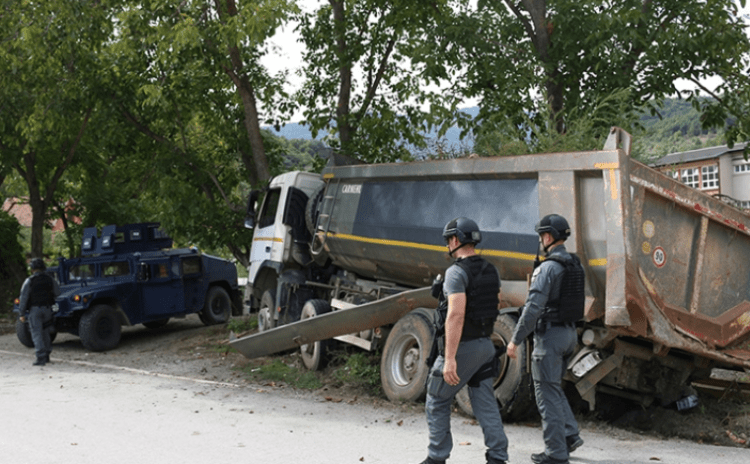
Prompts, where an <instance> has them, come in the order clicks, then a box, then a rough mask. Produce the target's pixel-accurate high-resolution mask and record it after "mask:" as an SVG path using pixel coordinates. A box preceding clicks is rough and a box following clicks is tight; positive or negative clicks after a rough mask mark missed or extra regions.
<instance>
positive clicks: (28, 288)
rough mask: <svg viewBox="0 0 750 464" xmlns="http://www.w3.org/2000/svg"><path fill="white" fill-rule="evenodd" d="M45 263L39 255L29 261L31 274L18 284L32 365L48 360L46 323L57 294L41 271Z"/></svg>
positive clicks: (49, 342) (49, 347)
mask: <svg viewBox="0 0 750 464" xmlns="http://www.w3.org/2000/svg"><path fill="white" fill-rule="evenodd" d="M46 269H47V266H45V265H44V261H43V260H42V259H41V258H34V259H32V260H31V270H32V272H33V274H32V275H31V276H30V277H29V278H27V279H26V280H25V281H24V283H23V286H21V297H20V302H19V309H20V311H21V317H20V320H21V322H26V320H28V321H29V330H30V332H31V340H32V341H33V342H34V349H35V350H36V361H35V362H34V365H35V366H44V365H45V364H46V363H48V362H49V354H50V352H52V340H51V338H50V333H49V326H51V324H52V305H54V304H55V298H56V297H57V295H59V294H60V286H59V285H58V284H57V281H56V280H55V279H53V278H52V277H51V276H50V275H49V274H47V273H46V272H44V271H45V270H46Z"/></svg>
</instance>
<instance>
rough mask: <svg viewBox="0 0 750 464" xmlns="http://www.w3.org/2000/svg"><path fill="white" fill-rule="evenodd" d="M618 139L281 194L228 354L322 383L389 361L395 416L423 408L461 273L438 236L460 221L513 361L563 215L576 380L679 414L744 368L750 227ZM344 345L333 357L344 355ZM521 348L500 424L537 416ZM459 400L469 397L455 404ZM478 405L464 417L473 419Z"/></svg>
mask: <svg viewBox="0 0 750 464" xmlns="http://www.w3.org/2000/svg"><path fill="white" fill-rule="evenodd" d="M630 145H631V138H630V135H629V134H627V133H626V132H624V131H622V130H620V129H617V128H613V129H612V131H611V133H610V135H609V137H608V138H607V141H606V143H605V145H604V148H603V149H602V150H598V151H588V152H573V153H555V154H535V155H525V156H506V157H468V158H460V159H446V160H428V161H416V162H408V163H388V164H354V165H340V166H328V167H326V168H325V169H324V170H323V172H322V174H321V175H318V174H311V173H305V172H291V173H286V174H283V175H281V176H279V177H276V178H275V179H273V180H272V181H271V182H270V184H269V186H268V190H267V192H266V193H265V196H264V199H263V201H262V203H260V204H259V208H255V205H256V204H257V203H258V199H259V198H260V193H259V192H255V193H254V194H253V195H251V198H250V201H249V206H248V210H249V218H248V224H247V225H248V226H252V227H254V236H253V237H254V238H253V247H252V256H251V264H250V267H249V281H248V287H247V293H246V297H245V300H246V301H245V304H246V305H248V307H249V308H250V309H251V310H254V311H255V310H257V311H258V320H259V327H260V330H259V333H258V334H253V335H250V336H246V337H241V338H237V339H234V340H232V341H231V342H230V343H231V345H232V346H233V347H235V348H236V349H237V350H238V351H239V352H240V353H242V354H244V355H245V356H248V357H257V356H264V355H268V354H270V353H275V352H278V351H283V350H289V349H294V348H299V349H301V352H302V358H303V361H304V362H305V365H307V366H308V367H310V368H319V367H320V366H321V365H322V364H323V363H324V362H325V354H326V351H327V349H329V348H330V346H331V343H334V340H339V341H340V342H346V343H351V344H354V345H356V346H359V347H361V348H363V349H366V350H371V351H374V350H380V351H379V352H380V353H381V358H380V359H381V366H380V367H381V380H382V386H383V390H384V392H385V394H386V395H387V396H388V398H390V399H392V400H415V399H418V398H419V397H420V396H422V395H423V394H424V385H425V379H426V376H427V375H428V368H427V366H425V362H424V360H425V359H426V358H427V355H428V352H429V349H430V346H431V343H432V336H433V330H432V322H431V321H432V314H433V313H434V309H435V308H436V306H437V301H436V300H434V299H433V298H432V297H431V295H430V291H429V290H430V289H429V286H430V285H431V283H432V282H433V280H434V279H435V278H436V277H437V276H438V275H440V274H441V273H444V272H445V269H446V268H447V267H448V266H449V265H450V264H451V259H450V258H449V257H448V254H447V252H446V251H447V250H446V248H445V245H444V243H443V238H442V234H441V232H442V228H443V226H444V225H445V224H446V223H447V222H448V221H449V220H451V219H453V218H455V217H458V216H467V217H469V218H471V219H473V220H475V221H476V222H477V223H478V225H479V228H480V230H481V231H482V238H483V239H482V242H481V243H480V244H479V246H478V252H479V253H480V254H481V255H482V256H483V257H485V258H487V259H488V260H489V261H491V262H492V263H493V264H494V265H495V266H496V267H497V269H498V271H499V273H500V277H501V280H502V288H501V291H502V298H501V302H500V308H499V309H500V315H499V316H498V318H497V321H496V323H495V331H494V334H493V336H492V338H493V340H494V342H495V344H497V345H499V346H502V345H505V344H507V343H508V342H509V341H510V339H511V335H512V333H513V329H514V328H515V325H516V323H517V320H518V317H519V311H520V309H521V308H522V306H523V304H524V301H525V298H526V293H527V290H528V282H529V278H530V275H531V273H532V271H533V266H534V260H535V258H536V256H537V252H538V250H539V244H538V237H537V235H536V234H535V233H534V225H535V223H537V222H538V221H539V219H540V218H541V217H543V216H545V215H546V214H550V213H557V214H561V215H562V216H564V217H566V218H567V219H568V221H569V222H570V224H571V225H572V234H571V236H570V238H569V239H568V240H567V242H566V247H567V249H568V250H569V251H570V252H572V253H575V254H577V255H578V256H579V257H580V259H581V262H582V263H583V265H584V268H585V271H586V303H585V315H584V320H582V321H581V322H580V323H579V324H578V335H579V337H578V340H579V343H578V348H577V352H576V353H575V355H574V356H573V357H572V358H571V360H570V362H569V365H568V370H567V373H566V377H565V378H566V380H567V381H569V382H571V383H572V384H573V385H575V387H576V390H577V391H578V393H579V394H580V397H581V398H582V399H583V400H585V401H586V402H588V404H589V406H590V407H591V408H592V409H593V408H594V407H595V405H596V401H597V396H598V395H599V394H605V395H610V396H611V395H614V396H619V397H622V398H627V399H628V400H634V401H638V402H640V403H641V404H643V405H649V404H651V403H653V402H655V401H658V402H660V403H661V404H663V405H666V404H670V403H673V402H675V401H677V400H680V399H683V398H684V397H685V395H687V394H688V392H686V388H687V386H689V385H690V383H691V382H692V381H694V380H697V379H703V378H707V377H708V376H709V375H710V374H711V371H712V369H714V368H723V369H729V370H736V371H742V370H744V369H748V368H750V272H748V263H750V217H749V216H747V215H745V214H743V213H742V212H741V211H740V210H738V209H735V208H734V207H732V206H730V205H728V204H726V203H724V202H722V201H720V200H718V199H716V198H713V197H711V196H708V195H706V194H704V193H702V192H700V191H698V190H695V189H693V188H690V187H688V186H686V185H684V184H682V183H680V182H679V181H677V180H675V179H672V178H670V177H668V176H665V175H663V174H661V173H659V172H658V171H656V170H654V169H652V168H650V167H648V166H646V165H644V164H642V163H640V162H638V161H636V160H634V159H632V158H631V157H630ZM336 343H338V342H336ZM531 343H532V341H531V340H527V341H526V342H525V344H524V345H523V346H521V347H520V351H519V356H518V357H517V359H515V360H514V359H508V358H507V357H504V356H503V357H502V358H501V366H502V367H501V371H500V374H499V376H498V377H497V378H496V379H495V393H496V397H497V399H498V402H499V404H500V406H501V411H502V413H503V415H504V417H508V418H514V417H515V418H521V417H524V416H525V415H526V414H528V413H529V411H531V410H534V409H535V407H534V402H533V391H532V386H531V378H530V372H531V369H530V365H531V359H530V357H531V351H532V346H531ZM460 397H461V395H459V399H460ZM466 403H467V401H466V400H464V401H463V402H461V401H459V404H460V405H462V407H464V405H465V404H466Z"/></svg>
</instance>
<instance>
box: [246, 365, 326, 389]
mask: <svg viewBox="0 0 750 464" xmlns="http://www.w3.org/2000/svg"><path fill="white" fill-rule="evenodd" d="M242 370H243V372H245V374H247V376H248V377H249V378H250V379H251V380H253V381H255V382H259V381H272V382H284V383H286V384H288V385H291V386H292V387H295V388H302V389H305V390H317V389H318V388H320V387H322V386H323V384H322V383H321V381H320V380H319V379H318V377H317V376H316V375H315V373H314V372H310V371H304V372H300V370H299V369H297V368H296V367H293V366H289V365H287V364H285V363H284V362H283V361H281V360H280V359H274V360H273V361H271V362H270V363H267V364H263V365H261V366H257V367H256V366H248V367H245V368H243V369H242Z"/></svg>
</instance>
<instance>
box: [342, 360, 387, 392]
mask: <svg viewBox="0 0 750 464" xmlns="http://www.w3.org/2000/svg"><path fill="white" fill-rule="evenodd" d="M332 364H333V365H334V366H336V367H334V371H333V377H334V378H335V379H336V380H337V381H339V382H341V383H344V384H348V385H351V386H355V387H361V388H364V389H365V390H367V392H368V393H370V394H378V393H379V392H380V357H379V356H377V355H376V354H373V353H367V352H361V351H360V352H356V353H342V354H340V355H339V356H337V357H336V358H334V360H333V362H332Z"/></svg>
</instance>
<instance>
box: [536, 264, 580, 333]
mask: <svg viewBox="0 0 750 464" xmlns="http://www.w3.org/2000/svg"><path fill="white" fill-rule="evenodd" d="M568 256H569V258H566V257H565V256H561V255H559V254H553V255H550V256H547V259H549V260H552V261H555V262H558V263H560V264H562V265H563V267H564V268H565V271H564V272H563V275H562V282H561V283H560V294H559V295H558V296H557V298H555V299H554V300H550V301H548V302H547V309H546V311H545V313H544V315H543V316H542V319H543V320H544V321H545V322H552V323H572V322H577V321H580V320H581V319H583V307H584V302H585V300H586V293H585V290H584V287H585V280H586V274H585V272H584V270H583V266H581V261H580V260H579V259H578V256H576V255H574V254H570V255H568Z"/></svg>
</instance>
